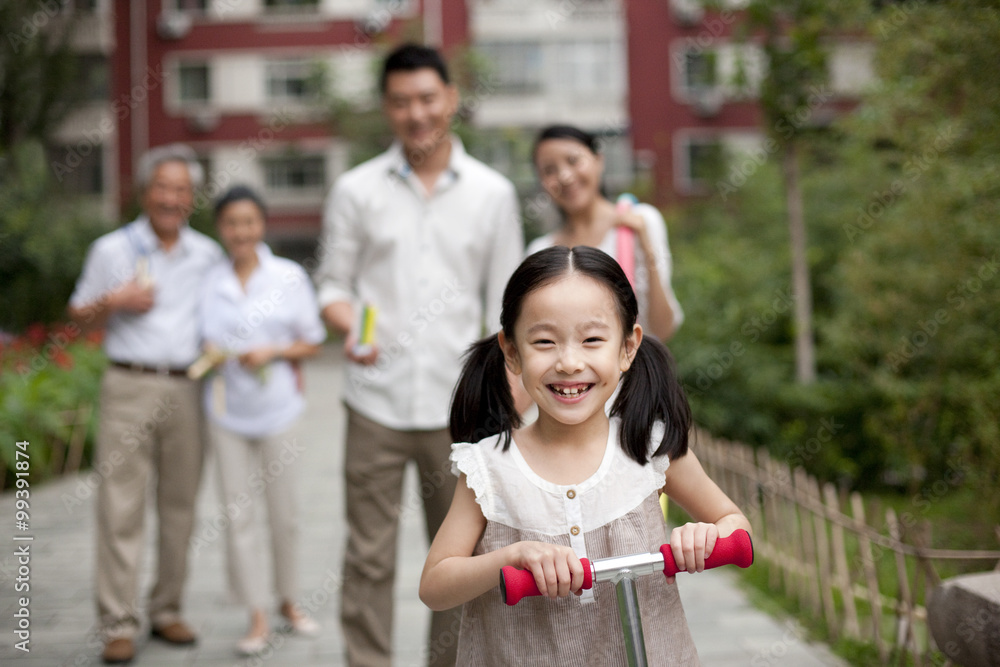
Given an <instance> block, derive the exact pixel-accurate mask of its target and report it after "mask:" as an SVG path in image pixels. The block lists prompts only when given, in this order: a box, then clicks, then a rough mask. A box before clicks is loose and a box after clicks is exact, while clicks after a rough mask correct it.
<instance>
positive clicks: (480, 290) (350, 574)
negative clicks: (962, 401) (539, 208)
mask: <svg viewBox="0 0 1000 667" xmlns="http://www.w3.org/2000/svg"><path fill="white" fill-rule="evenodd" d="M458 101H459V100H458V91H457V90H456V88H455V86H454V85H453V84H452V83H451V82H450V81H449V78H448V70H447V68H446V67H445V64H444V61H443V60H442V58H441V56H440V55H439V54H438V53H437V52H436V51H434V50H433V49H429V48H426V47H422V46H415V45H404V46H402V47H400V48H398V49H396V50H395V51H393V52H392V53H391V54H389V56H388V57H387V58H386V60H385V63H384V66H383V71H382V107H383V111H384V113H385V115H386V118H387V119H388V121H389V125H390V126H391V128H392V131H393V134H394V135H395V137H396V142H395V143H394V144H393V145H392V147H391V148H390V149H389V150H388V151H387V152H385V153H383V154H382V155H379V156H378V157H376V158H374V159H372V160H369V161H368V162H365V163H364V164H362V165H359V166H358V167H356V168H354V169H352V170H351V171H349V172H347V173H346V174H343V175H342V176H341V177H340V178H339V179H338V181H337V183H336V185H335V186H334V188H333V191H332V193H331V194H330V198H329V202H328V204H327V210H326V216H325V220H324V224H325V225H326V229H327V232H328V236H327V238H326V240H325V243H324V247H325V248H326V250H327V251H328V255H327V256H326V258H325V261H324V263H323V265H322V267H321V270H320V272H319V274H318V275H317V281H318V283H319V288H320V294H319V299H320V304H321V305H322V306H323V316H324V318H325V319H326V321H327V322H328V323H329V324H330V325H331V326H332V327H333V328H334V329H336V330H339V331H341V332H343V333H345V334H347V341H346V348H345V350H346V355H347V358H348V360H349V361H350V364H349V368H348V381H347V383H346V385H347V386H346V389H345V395H344V402H345V403H346V404H347V408H348V424H347V444H346V454H345V459H344V468H345V476H346V483H347V518H348V525H349V531H350V532H349V537H348V542H347V549H346V555H345V563H344V587H343V592H342V602H341V620H342V624H343V629H344V641H345V644H346V648H347V658H348V663H349V664H350V665H352V666H355V667H357V666H362V665H363V666H365V667H369V666H370V667H374V666H382V667H388V665H389V664H390V661H391V660H390V658H391V650H390V649H391V646H392V615H393V614H392V612H393V605H392V589H393V581H394V577H395V559H396V535H397V531H398V525H399V515H400V512H401V508H402V498H401V491H402V483H403V475H404V471H405V468H406V466H407V463H408V462H409V461H414V462H415V463H416V466H417V469H418V471H419V473H420V476H421V479H420V484H421V487H420V488H421V494H420V495H421V497H422V498H423V508H424V515H425V519H426V525H427V531H428V534H429V537H430V538H433V537H434V533H436V532H437V529H438V528H439V527H440V525H441V522H442V521H444V517H445V514H447V512H448V507H449V506H450V504H451V499H452V496H453V495H454V492H455V477H453V476H452V474H451V466H450V464H449V463H448V455H449V452H450V446H451V437H450V436H449V435H448V428H447V426H448V408H449V403H450V399H451V392H452V389H453V388H454V385H455V382H456V380H457V379H458V375H459V371H460V369H461V361H460V359H461V356H462V354H463V353H464V352H465V349H466V348H467V347H468V345H469V344H471V343H472V342H474V341H475V340H477V339H478V338H479V337H480V336H481V335H482V333H483V329H484V327H486V328H489V329H490V330H496V329H497V328H498V327H499V322H500V301H501V297H502V294H503V289H504V286H505V285H506V283H507V279H508V278H509V277H510V274H511V273H512V272H513V271H514V269H515V268H516V267H517V265H518V263H519V262H520V260H521V256H522V254H523V248H524V245H523V237H522V233H521V223H520V217H519V214H518V205H517V197H516V195H515V191H514V186H513V185H512V184H511V183H510V181H508V180H507V179H506V178H504V177H503V176H501V175H500V174H499V173H497V172H495V171H494V170H492V169H490V168H489V167H487V166H486V165H484V164H483V163H481V162H479V161H478V160H476V159H474V158H472V157H471V156H470V155H468V154H467V153H466V152H465V150H464V149H463V147H462V142H461V141H459V139H458V138H457V137H455V136H454V135H453V134H452V133H451V123H452V118H453V117H454V115H455V113H456V111H457V109H458ZM363 303H369V304H371V305H372V306H373V307H374V309H375V311H376V312H377V318H376V325H375V332H376V336H375V340H374V341H365V342H366V343H369V344H367V345H365V346H359V347H355V345H354V344H355V342H356V339H357V337H356V335H354V334H353V333H352V332H354V331H356V323H357V320H358V318H359V312H358V306H359V305H360V304H363ZM369 328H370V327H369ZM417 502H418V503H419V501H417ZM459 619H460V610H458V612H457V613H456V612H455V611H454V610H453V611H452V612H439V613H436V614H435V615H434V619H433V621H432V625H431V638H430V643H429V645H428V647H427V653H428V661H429V662H430V663H431V664H433V665H448V664H454V662H455V645H456V641H457V638H458V620H459Z"/></svg>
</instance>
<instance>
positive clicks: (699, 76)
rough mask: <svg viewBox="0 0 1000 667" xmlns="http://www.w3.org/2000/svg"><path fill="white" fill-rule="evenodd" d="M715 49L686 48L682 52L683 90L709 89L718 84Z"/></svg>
mask: <svg viewBox="0 0 1000 667" xmlns="http://www.w3.org/2000/svg"><path fill="white" fill-rule="evenodd" d="M717 60H718V58H717V56H716V53H715V51H705V50H703V49H688V50H687V51H685V52H684V71H683V79H682V80H683V82H684V88H685V90H687V91H689V92H698V91H704V90H711V89H713V88H715V87H716V86H717V85H719V76H718V70H717V69H716V63H717Z"/></svg>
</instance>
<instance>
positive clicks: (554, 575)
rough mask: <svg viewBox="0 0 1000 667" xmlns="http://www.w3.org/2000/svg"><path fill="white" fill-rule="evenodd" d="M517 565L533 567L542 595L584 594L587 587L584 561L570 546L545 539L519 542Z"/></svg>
mask: <svg viewBox="0 0 1000 667" xmlns="http://www.w3.org/2000/svg"><path fill="white" fill-rule="evenodd" d="M511 546H512V547H514V561H513V562H512V563H511V565H513V566H514V567H517V568H521V569H526V570H530V571H531V573H532V574H533V575H535V585H536V586H538V590H539V591H540V592H541V593H542V595H547V596H548V597H550V598H557V597H560V598H561V597H566V596H567V595H569V594H570V593H575V594H576V595H579V594H580V589H581V588H582V587H583V564H582V563H580V559H579V558H578V557H577V555H576V553H575V552H574V551H573V550H572V549H570V548H569V547H563V546H559V545H556V544H546V543H545V542H517V543H515V544H513V545H511Z"/></svg>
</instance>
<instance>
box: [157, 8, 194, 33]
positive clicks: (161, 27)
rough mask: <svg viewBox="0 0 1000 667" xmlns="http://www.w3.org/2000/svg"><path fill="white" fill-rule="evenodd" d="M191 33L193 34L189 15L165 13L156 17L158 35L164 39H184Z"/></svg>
mask: <svg viewBox="0 0 1000 667" xmlns="http://www.w3.org/2000/svg"><path fill="white" fill-rule="evenodd" d="M189 32H191V16H190V15H189V14H185V13H184V12H172V11H164V12H160V15H159V16H157V17H156V34H157V35H159V36H160V37H161V38H162V39H184V38H185V37H187V34H188V33H189Z"/></svg>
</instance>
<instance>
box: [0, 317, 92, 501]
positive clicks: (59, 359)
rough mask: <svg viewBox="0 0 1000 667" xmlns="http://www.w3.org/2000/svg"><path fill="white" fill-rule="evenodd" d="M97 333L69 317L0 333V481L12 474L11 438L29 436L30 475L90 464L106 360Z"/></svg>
mask: <svg viewBox="0 0 1000 667" xmlns="http://www.w3.org/2000/svg"><path fill="white" fill-rule="evenodd" d="M100 339H101V336H100V334H99V333H97V334H90V335H82V334H81V332H80V329H79V327H77V326H76V325H75V324H73V323H68V324H60V325H54V326H51V327H46V326H45V325H42V324H34V325H32V326H30V327H28V329H27V331H26V332H25V333H24V334H23V335H21V336H17V337H14V336H10V335H3V334H0V488H6V487H8V486H9V485H10V483H11V482H12V481H13V479H14V468H15V450H16V443H18V442H24V441H27V442H28V443H29V446H28V451H29V452H30V457H31V458H30V462H31V465H30V470H31V478H32V481H41V480H43V479H46V478H49V477H52V476H55V475H59V474H62V473H63V472H64V471H73V470H75V469H77V468H78V467H81V466H85V465H87V464H88V463H89V461H90V458H91V452H92V450H93V439H94V438H93V432H94V425H95V423H96V416H95V412H94V407H95V406H96V405H97V397H98V392H99V388H100V380H101V373H102V371H103V369H104V366H105V364H106V363H107V361H106V358H105V356H104V352H103V351H102V350H101V347H100Z"/></svg>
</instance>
